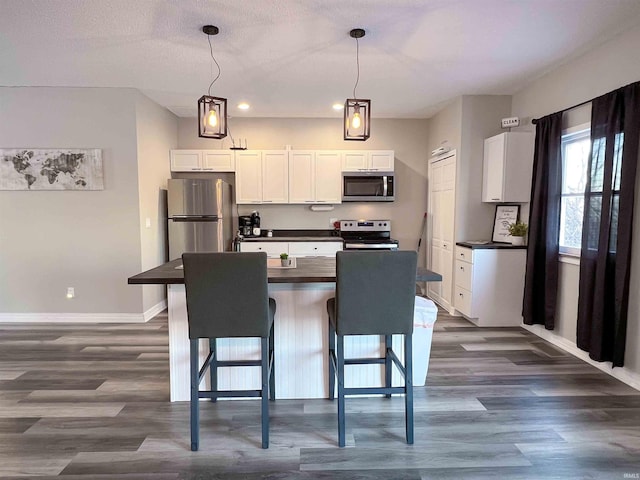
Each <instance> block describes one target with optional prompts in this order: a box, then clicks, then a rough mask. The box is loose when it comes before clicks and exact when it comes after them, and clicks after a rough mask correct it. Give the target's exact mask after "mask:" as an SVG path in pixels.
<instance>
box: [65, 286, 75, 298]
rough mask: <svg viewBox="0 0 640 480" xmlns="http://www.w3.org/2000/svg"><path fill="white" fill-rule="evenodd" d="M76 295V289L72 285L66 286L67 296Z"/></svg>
mask: <svg viewBox="0 0 640 480" xmlns="http://www.w3.org/2000/svg"><path fill="white" fill-rule="evenodd" d="M75 296H76V291H75V289H74V288H73V287H68V288H67V298H73V297H75Z"/></svg>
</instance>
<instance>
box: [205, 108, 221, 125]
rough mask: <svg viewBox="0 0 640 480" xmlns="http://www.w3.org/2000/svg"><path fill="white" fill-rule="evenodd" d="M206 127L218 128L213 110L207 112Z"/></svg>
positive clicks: (216, 116)
mask: <svg viewBox="0 0 640 480" xmlns="http://www.w3.org/2000/svg"><path fill="white" fill-rule="evenodd" d="M207 125H209V126H210V127H217V126H218V115H217V114H216V110H215V108H212V109H211V110H209V113H208V114H207Z"/></svg>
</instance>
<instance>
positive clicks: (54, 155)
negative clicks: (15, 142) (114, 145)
mask: <svg viewBox="0 0 640 480" xmlns="http://www.w3.org/2000/svg"><path fill="white" fill-rule="evenodd" d="M0 190H104V181H103V174H102V150H100V149H98V148H93V149H79V148H64V149H61V148H42V149H36V148H12V149H0Z"/></svg>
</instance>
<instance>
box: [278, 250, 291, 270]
mask: <svg viewBox="0 0 640 480" xmlns="http://www.w3.org/2000/svg"><path fill="white" fill-rule="evenodd" d="M291 263H292V262H291V259H290V258H289V255H288V254H286V253H281V254H280V264H281V265H282V266H283V267H290V266H291Z"/></svg>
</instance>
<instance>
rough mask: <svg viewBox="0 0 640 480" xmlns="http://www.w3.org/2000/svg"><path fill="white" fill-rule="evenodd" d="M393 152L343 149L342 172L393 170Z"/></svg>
mask: <svg viewBox="0 0 640 480" xmlns="http://www.w3.org/2000/svg"><path fill="white" fill-rule="evenodd" d="M394 158H395V152H394V151H393V150H344V151H343V152H342V171H343V172H362V171H367V172H375V171H381V172H393V168H394Z"/></svg>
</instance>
